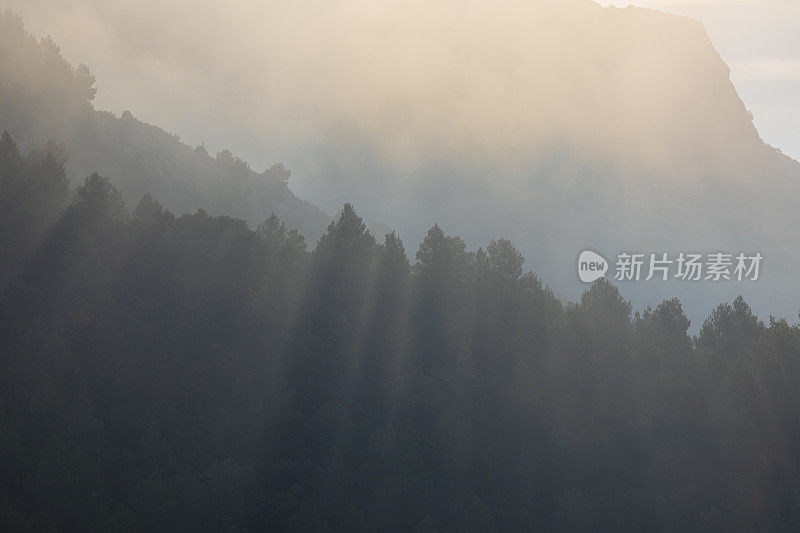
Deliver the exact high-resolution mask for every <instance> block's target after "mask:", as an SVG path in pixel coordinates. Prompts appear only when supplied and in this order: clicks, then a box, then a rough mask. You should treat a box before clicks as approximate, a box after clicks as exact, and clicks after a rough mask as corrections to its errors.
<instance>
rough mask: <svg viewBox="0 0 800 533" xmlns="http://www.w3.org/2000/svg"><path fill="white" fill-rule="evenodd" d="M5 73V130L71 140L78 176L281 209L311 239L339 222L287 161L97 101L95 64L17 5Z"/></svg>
mask: <svg viewBox="0 0 800 533" xmlns="http://www.w3.org/2000/svg"><path fill="white" fill-rule="evenodd" d="M0 73H2V74H1V75H0V130H3V129H5V130H8V131H9V132H10V133H11V134H12V136H13V137H14V138H15V139H17V141H18V142H19V144H20V146H21V148H22V149H23V150H24V151H27V150H30V149H33V148H35V147H38V146H41V145H42V144H43V143H45V142H46V141H47V140H48V139H50V138H53V139H55V140H56V141H57V142H59V143H63V144H65V145H66V146H67V150H68V152H69V155H70V159H69V162H68V163H67V171H68V175H69V178H70V180H71V181H72V182H73V183H77V182H78V181H81V180H83V178H84V177H85V176H86V175H88V174H90V173H91V172H94V171H97V172H99V173H101V174H103V175H107V176H109V177H110V178H111V180H112V182H113V183H114V184H115V185H116V186H117V187H118V188H119V189H120V190H121V191H122V193H123V195H124V197H125V199H126V201H127V202H128V203H129V204H133V205H135V203H136V202H137V201H138V199H139V198H140V197H141V196H142V195H144V194H146V193H151V194H153V195H154V196H156V197H158V198H159V199H161V200H163V201H164V203H165V206H166V207H167V208H169V209H170V210H173V211H175V212H176V213H183V212H187V211H194V210H196V209H197V208H204V209H206V210H207V211H209V212H211V213H225V214H229V215H232V216H236V217H239V218H244V219H246V220H247V221H248V222H249V223H250V224H251V225H255V224H257V223H258V222H259V221H261V220H264V219H265V218H267V217H268V216H269V215H270V213H271V212H273V211H274V212H275V213H277V214H278V216H280V217H281V219H283V220H285V222H286V224H287V225H288V226H289V227H292V228H297V229H298V230H299V231H301V232H302V233H303V234H304V235H305V236H306V237H307V238H308V239H309V240H311V241H313V240H316V238H317V237H318V236H319V235H320V234H321V233H322V231H323V230H324V228H325V226H326V225H327V223H328V222H329V217H328V215H326V214H325V213H324V212H322V211H321V210H320V209H318V208H316V207H315V206H314V205H312V204H310V203H309V202H305V201H302V200H300V199H299V198H297V197H296V196H295V195H294V194H293V193H292V191H291V190H290V189H289V188H288V186H287V183H286V182H287V180H288V178H289V171H287V170H286V169H285V168H284V167H283V166H282V165H275V166H273V167H272V168H270V169H267V170H265V171H264V172H261V173H259V172H255V171H253V170H252V169H250V168H249V167H248V165H247V163H246V162H244V161H243V160H241V159H240V158H238V157H236V156H234V155H233V154H232V153H231V152H229V151H227V150H226V151H223V152H221V153H220V154H218V155H217V157H216V158H214V157H211V156H210V155H209V154H208V153H207V152H206V151H205V149H204V148H202V147H198V148H195V149H193V148H191V147H190V146H188V145H186V144H184V143H182V142H181V141H180V139H179V138H178V137H177V136H175V135H172V134H170V133H168V132H165V131H164V130H162V129H160V128H158V127H156V126H153V125H150V124H146V123H143V122H141V121H139V120H137V119H136V118H134V117H133V116H132V115H131V114H130V113H127V112H126V113H123V116H122V117H120V118H118V117H116V116H114V115H113V114H111V113H108V112H102V111H97V110H95V109H94V107H93V106H92V103H91V102H92V99H93V97H94V94H95V89H94V81H95V80H94V77H93V76H92V75H91V73H90V72H89V69H88V68H87V67H86V66H85V65H80V66H78V67H77V68H75V67H73V66H72V65H70V64H69V63H68V62H67V61H66V60H65V59H64V58H63V57H62V56H61V54H60V51H59V48H58V47H57V46H56V44H55V43H54V42H53V41H52V39H50V38H49V37H48V38H44V39H41V40H37V39H36V38H34V37H33V36H31V35H30V34H29V33H27V32H26V31H25V29H24V26H23V24H22V20H21V19H19V18H18V17H16V16H15V15H14V14H13V13H11V12H8V11H7V12H6V13H5V14H3V15H2V16H0Z"/></svg>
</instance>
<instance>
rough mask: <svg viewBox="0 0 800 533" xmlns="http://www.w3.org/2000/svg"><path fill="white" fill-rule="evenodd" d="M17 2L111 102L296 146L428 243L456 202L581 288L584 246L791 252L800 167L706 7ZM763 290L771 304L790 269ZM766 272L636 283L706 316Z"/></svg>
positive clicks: (299, 185)
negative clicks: (714, 33)
mask: <svg viewBox="0 0 800 533" xmlns="http://www.w3.org/2000/svg"><path fill="white" fill-rule="evenodd" d="M9 5H10V7H12V8H13V9H15V10H16V11H18V12H19V13H20V14H21V15H22V16H23V17H24V19H25V23H26V27H27V28H28V29H29V30H30V31H32V32H33V33H35V34H36V33H39V34H47V33H49V34H52V35H53V36H54V38H55V40H56V42H57V43H59V45H60V46H61V47H62V51H63V53H64V55H65V56H66V57H67V59H69V60H71V61H73V62H76V63H77V62H79V61H83V62H85V63H86V64H87V65H88V66H89V68H90V69H91V70H92V72H93V73H94V74H95V76H96V77H97V86H98V94H97V97H96V98H95V106H96V107H97V108H100V109H108V110H111V111H113V112H115V113H117V114H119V113H120V112H122V110H124V109H128V110H130V111H132V113H133V114H134V116H136V117H138V118H140V119H141V120H144V121H146V122H151V123H154V124H157V125H159V126H161V127H164V128H165V129H167V130H169V131H173V132H175V133H177V134H179V135H181V137H182V138H183V139H184V140H185V141H186V142H189V143H190V144H192V145H199V144H203V145H204V146H205V147H206V148H207V149H208V150H209V151H210V152H211V153H212V154H213V153H215V152H216V151H218V150H221V149H222V148H230V149H231V150H232V151H233V152H234V153H237V154H241V155H243V156H244V157H245V158H246V159H247V160H248V161H249V162H250V164H251V166H253V167H254V168H259V169H261V168H266V167H269V166H270V165H272V163H274V162H275V161H282V162H283V163H285V164H286V165H287V166H288V167H290V168H291V169H292V178H291V181H290V182H289V185H290V187H291V188H292V190H293V191H294V192H295V193H297V194H298V195H299V196H300V197H301V198H303V199H306V200H309V201H311V202H313V203H314V204H316V205H317V206H319V207H321V208H322V209H323V210H325V211H327V212H328V213H335V212H337V211H338V210H339V208H340V207H341V205H342V204H343V203H344V202H348V201H351V202H354V203H355V205H356V207H357V208H358V209H359V212H360V213H362V214H363V215H364V216H365V218H366V219H367V220H368V221H370V222H383V223H386V224H388V226H390V227H392V228H395V229H397V230H398V231H399V233H400V234H401V236H402V237H403V238H404V239H405V240H406V241H407V242H408V243H411V246H410V248H411V249H412V250H413V249H414V247H415V246H416V243H418V242H419V241H420V239H421V238H422V236H423V235H424V233H425V231H426V230H427V229H428V228H429V227H430V226H431V225H432V224H433V223H435V222H439V223H442V224H443V225H444V226H445V228H446V229H448V231H452V232H454V233H457V234H459V235H462V236H464V238H465V239H466V240H467V242H468V243H469V244H470V245H473V246H477V245H481V244H484V243H485V242H486V241H487V240H488V239H491V238H494V237H497V236H506V237H508V238H511V239H512V240H513V241H514V242H515V243H516V244H517V245H518V246H519V247H520V249H521V250H522V251H523V252H524V253H525V255H526V256H527V257H528V266H529V267H530V268H533V269H535V270H536V271H537V272H539V273H540V274H541V275H542V277H543V279H544V280H545V281H547V282H548V283H550V284H552V286H553V287H554V288H555V289H556V290H557V291H558V292H561V293H563V294H565V295H566V296H567V297H570V298H572V297H575V296H577V294H578V292H579V290H580V285H579V284H577V280H576V276H575V274H574V272H573V269H572V268H571V267H572V265H571V263H572V262H573V260H574V258H575V255H576V254H577V253H578V252H579V251H580V250H582V249H586V248H593V249H600V250H601V251H603V250H605V251H606V253H611V252H612V251H613V252H616V251H622V250H625V249H633V248H638V249H641V250H643V251H647V252H658V251H675V252H677V251H679V250H684V249H690V248H693V249H696V250H705V249H707V248H708V251H709V252H711V251H714V250H713V249H731V250H737V251H738V250H750V251H752V250H754V249H755V248H756V247H757V246H761V245H762V244H764V243H769V242H773V241H774V242H776V244H775V246H776V250H777V251H778V252H780V253H783V252H784V250H783V247H784V246H785V244H783V243H784V242H785V238H784V236H782V235H780V234H781V233H782V231H778V232H774V231H773V232H771V233H769V234H768V235H765V234H764V233H763V229H764V228H767V227H777V228H788V227H791V225H792V224H793V220H794V214H793V213H794V211H793V209H792V207H791V205H790V203H791V202H790V201H789V199H790V198H791V194H789V191H790V190H794V189H793V188H792V187H796V179H795V178H794V177H791V176H796V175H798V174H800V173H798V171H797V167H796V166H792V165H791V164H790V163H788V162H786V161H784V160H783V159H781V158H780V157H779V156H778V155H777V154H775V152H774V151H772V150H771V149H769V147H766V146H765V145H764V144H763V143H762V141H761V140H760V138H759V135H758V132H757V131H756V129H755V127H754V125H753V123H752V117H751V116H750V115H749V114H748V112H747V110H746V108H745V106H744V104H743V103H742V101H741V99H740V98H739V96H738V95H737V93H736V90H735V88H734V86H733V84H732V83H731V81H730V70H729V68H728V67H727V65H726V64H725V63H724V62H723V60H722V58H721V57H720V56H719V54H718V53H717V52H716V50H715V49H714V46H713V44H712V43H711V41H710V39H709V38H708V35H707V33H706V31H705V29H704V27H703V26H702V24H700V23H699V22H697V21H694V20H690V19H687V18H683V17H678V16H672V15H667V14H663V13H659V12H656V11H651V10H645V9H636V8H626V9H619V8H606V7H601V6H600V5H598V4H595V3H594V2H590V1H588V0H572V1H569V2H565V1H563V0H561V1H558V2H555V1H544V0H541V1H535V2H522V1H514V0H509V1H504V2H491V3H489V2H482V1H470V2H448V1H438V2H422V1H412V2H395V1H387V0H384V1H377V2H375V1H362V0H355V1H351V2H346V3H330V2H322V1H301V2H292V3H286V2H256V1H248V0H242V1H236V2H229V3H227V4H225V5H224V6H221V5H219V4H211V3H196V2H188V1H176V2H169V3H163V2H136V3H129V2H116V1H112V2H100V1H90V0H75V1H71V2H57V3H56V2H46V1H41V0H26V1H24V2H14V1H12V2H10V4H9ZM787 165H788V166H787ZM787 173H788V174H787ZM787 177H788V178H787ZM787 179H789V185H787V182H786V180H787ZM757 186H758V187H759V190H758V191H757V192H756V193H755V194H754V188H755V187H757ZM786 187H788V188H786ZM745 200H746V201H748V202H749V206H750V211H751V212H749V213H747V216H742V209H741V205H742V202H743V201H745ZM767 206H768V208H767ZM232 214H234V215H236V214H237V213H235V212H233V213H232ZM778 252H776V253H778ZM773 256H775V254H773ZM568 267H570V268H568ZM781 279H783V278H781ZM773 282H774V283H779V281H778V279H777V278H775V279H773ZM773 287H774V286H773ZM758 289H759V290H758V291H755V293H757V294H760V295H761V296H760V298H761V301H760V302H759V301H758V296H756V299H757V301H754V302H753V303H754V308H755V309H756V310H758V311H759V312H764V311H766V308H767V305H766V304H767V303H768V302H769V300H770V295H771V294H772V290H773V289H766V288H764V286H763V285H760V286H758ZM753 290H754V288H742V287H740V286H732V285H728V286H725V287H724V288H718V287H705V288H704V289H703V290H702V291H699V292H698V291H697V290H695V288H694V287H686V286H683V287H680V288H676V287H674V286H673V284H663V285H660V286H657V287H656V286H654V285H650V286H648V287H636V288H632V289H630V290H629V292H628V294H629V295H630V296H631V297H632V298H633V301H634V303H635V304H637V305H640V306H644V305H655V304H657V303H658V302H659V301H660V298H662V297H666V296H671V295H678V296H681V297H684V298H686V299H687V301H686V302H685V304H686V307H687V309H688V311H689V313H690V316H692V317H694V318H695V319H697V318H699V317H703V316H705V315H706V314H707V313H708V311H709V310H710V309H711V308H712V307H713V305H716V303H718V302H719V301H721V300H723V299H725V298H729V297H732V296H735V294H736V293H738V292H741V291H751V292H752V291H753ZM699 293H702V294H699ZM783 298H785V296H783ZM796 307H797V304H796V302H794V300H790V299H786V301H785V304H784V305H783V306H782V307H781V309H780V311H781V313H782V314H784V315H788V316H793V315H794V313H795V311H796ZM773 309H774V308H773ZM695 325H697V324H695Z"/></svg>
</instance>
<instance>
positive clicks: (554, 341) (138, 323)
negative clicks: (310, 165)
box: [0, 135, 800, 531]
mask: <svg viewBox="0 0 800 533" xmlns="http://www.w3.org/2000/svg"><path fill="white" fill-rule="evenodd" d="M64 154H65V149H64V147H63V146H59V145H57V144H55V143H51V144H49V145H48V146H46V147H45V148H43V149H41V150H37V151H34V152H31V153H30V154H29V155H28V156H27V157H26V156H23V155H22V154H21V153H20V151H19V150H18V148H17V147H16V145H15V143H14V141H13V140H12V139H11V138H10V137H9V136H8V135H3V137H2V139H0V247H1V248H0V250H2V251H1V253H0V272H2V290H3V292H2V297H1V298H0V529H2V530H5V531H25V530H29V531H41V530H82V531H84V530H102V531H112V530H145V531H182V530H186V531H201V530H210V531H220V530H240V531H241V530H293V531H294V530H296V531H325V530H339V531H354V530H376V529H377V530H396V531H439V530H441V531H445V530H447V531H453V530H458V531H473V530H474V531H492V530H501V531H530V530H539V529H546V530H565V531H580V530H600V531H608V530H635V531H642V530H654V529H663V530H708V529H714V530H793V529H797V527H798V525H800V501H799V500H798V498H799V497H800V496H799V495H800V471H798V464H799V463H798V461H799V460H800V438H798V437H800V433H799V432H798V430H800V426H798V408H799V407H800V397H798V393H797V391H798V390H800V387H798V385H800V329H798V328H797V327H790V326H789V325H788V324H787V323H786V322H785V321H783V320H775V319H773V320H771V321H770V323H769V324H764V323H762V322H760V321H759V320H757V319H756V317H754V316H753V314H752V312H751V310H750V308H749V307H748V305H747V303H745V301H744V300H742V299H741V298H740V299H736V300H735V301H734V302H733V303H732V304H727V303H725V304H721V305H720V306H719V307H718V308H717V309H716V310H715V311H714V312H713V313H712V315H711V316H710V317H709V318H708V319H707V320H706V321H705V323H704V324H703V326H702V328H701V329H700V333H699V335H698V336H697V337H696V338H691V337H690V336H689V335H688V334H687V330H688V328H689V321H688V319H687V318H686V316H685V314H684V313H683V310H682V308H681V303H680V302H679V301H678V300H677V299H672V300H666V301H664V302H663V303H662V304H660V305H658V306H657V307H655V308H654V309H650V308H648V309H646V310H645V311H644V312H642V313H635V314H632V309H631V304H630V303H629V302H627V301H626V300H625V299H624V298H623V296H622V295H621V294H620V293H619V291H618V290H617V288H616V287H614V286H613V285H612V284H610V283H608V282H606V281H602V280H601V281H599V282H597V283H595V284H594V285H593V286H591V288H590V289H588V290H587V291H586V292H585V293H584V294H583V295H582V297H581V298H580V300H579V301H577V302H575V303H567V304H562V303H561V302H560V301H559V300H558V299H557V298H556V297H555V296H554V295H553V293H552V292H551V291H550V290H549V289H548V288H547V287H546V286H545V285H543V283H542V281H541V280H540V279H539V278H537V276H536V275H535V274H533V273H530V272H528V273H525V272H524V270H523V264H524V258H523V257H522V255H521V254H520V253H519V252H518V251H517V250H516V249H515V247H514V246H513V245H512V244H511V242H509V241H507V240H504V239H496V240H493V241H491V242H490V243H489V245H488V246H486V248H485V249H484V248H480V249H478V250H477V251H471V250H468V249H467V247H466V245H465V243H464V241H463V240H462V239H460V238H459V237H456V236H451V235H448V234H447V233H445V231H444V230H443V229H442V228H440V227H439V226H438V225H436V226H434V227H432V228H431V229H430V231H429V232H428V233H427V235H426V237H425V239H424V240H423V241H422V243H421V244H420V246H419V249H418V250H417V252H416V254H415V260H414V261H411V262H410V261H409V260H408V255H409V254H408V252H407V250H406V249H405V247H404V243H403V242H402V241H401V240H400V239H399V238H398V237H397V236H396V235H395V234H393V233H390V234H388V235H387V236H386V237H385V239H384V241H383V242H376V240H375V239H374V238H373V236H372V235H371V234H370V233H369V232H368V231H367V230H366V229H365V225H364V223H363V221H362V220H361V218H360V217H359V216H358V215H357V214H356V212H355V211H354V210H353V208H352V207H351V206H350V205H345V206H344V208H343V209H342V211H341V212H340V213H339V216H338V217H337V218H336V219H335V220H334V221H333V222H331V224H330V225H329V227H328V229H327V231H326V232H325V234H324V235H323V236H322V238H321V239H320V240H319V242H318V244H317V245H316V247H314V249H313V250H311V251H309V250H308V249H307V246H306V243H305V240H304V239H303V238H302V237H301V236H300V234H298V233H297V232H296V231H293V230H290V229H288V228H287V226H286V225H285V224H284V223H283V222H282V221H281V220H280V219H279V218H278V217H277V216H275V215H273V216H270V217H265V220H264V221H263V222H262V223H261V224H259V225H258V226H257V228H256V229H255V230H252V229H250V228H249V227H248V225H247V223H246V222H244V221H243V220H239V219H235V218H231V217H228V216H224V215H219V216H211V215H209V214H208V213H206V212H205V211H203V210H197V211H196V212H194V213H193V214H185V215H181V216H176V215H173V214H172V213H171V212H170V211H168V210H166V209H165V208H164V207H163V206H162V205H161V204H160V203H159V201H158V198H154V197H152V196H150V195H145V196H143V197H142V198H141V200H139V201H138V203H137V204H136V205H135V208H133V209H132V210H131V209H129V208H128V207H127V206H126V204H125V202H124V201H123V198H122V194H121V193H120V191H119V190H118V189H117V188H115V187H114V186H113V185H112V184H111V182H110V181H109V180H108V178H105V177H103V176H101V175H98V174H91V175H89V176H88V177H87V178H86V179H85V181H84V183H83V184H82V185H81V186H80V187H78V188H77V190H76V191H75V196H74V201H72V202H69V201H68V190H69V189H68V184H67V181H66V177H65V172H64V168H63V158H64Z"/></svg>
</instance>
